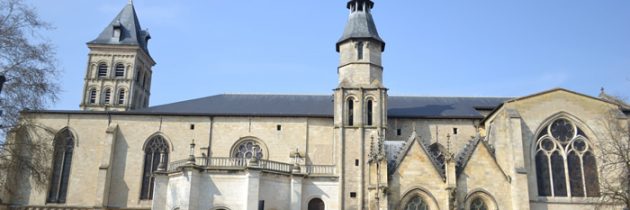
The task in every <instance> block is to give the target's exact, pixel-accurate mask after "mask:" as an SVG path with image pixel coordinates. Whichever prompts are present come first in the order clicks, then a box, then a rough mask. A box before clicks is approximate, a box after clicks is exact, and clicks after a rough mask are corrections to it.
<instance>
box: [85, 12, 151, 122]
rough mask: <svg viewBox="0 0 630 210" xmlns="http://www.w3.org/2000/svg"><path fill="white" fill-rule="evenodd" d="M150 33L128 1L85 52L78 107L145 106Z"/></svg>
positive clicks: (113, 108) (148, 91)
mask: <svg viewBox="0 0 630 210" xmlns="http://www.w3.org/2000/svg"><path fill="white" fill-rule="evenodd" d="M149 39H151V35H149V32H148V31H146V30H142V29H141V27H140V22H139V21H138V16H137V15H136V11H135V9H134V6H133V2H132V1H129V2H128V3H127V5H125V7H124V8H123V9H122V11H120V13H119V14H118V15H117V16H116V17H115V18H114V20H112V22H111V23H110V24H109V25H108V26H107V27H105V29H103V32H101V34H100V35H99V36H98V37H97V38H96V39H94V40H92V41H90V42H88V43H87V45H88V48H89V49H90V52H89V54H88V62H87V68H86V72H85V84H84V87H83V99H82V100H81V104H80V107H81V109H82V110H94V111H127V110H132V109H140V108H145V107H147V106H148V105H149V96H150V95H151V76H152V75H153V71H152V70H151V68H152V67H153V66H154V65H155V61H154V60H153V58H151V55H150V54H149V49H148V42H149Z"/></svg>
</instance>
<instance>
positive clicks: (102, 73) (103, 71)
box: [98, 63, 107, 77]
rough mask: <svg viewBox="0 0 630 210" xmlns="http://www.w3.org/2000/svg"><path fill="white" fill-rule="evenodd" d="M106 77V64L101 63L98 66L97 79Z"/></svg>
mask: <svg viewBox="0 0 630 210" xmlns="http://www.w3.org/2000/svg"><path fill="white" fill-rule="evenodd" d="M106 76H107V64H104V63H101V64H98V77H106Z"/></svg>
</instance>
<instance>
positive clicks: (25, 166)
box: [0, 120, 65, 200]
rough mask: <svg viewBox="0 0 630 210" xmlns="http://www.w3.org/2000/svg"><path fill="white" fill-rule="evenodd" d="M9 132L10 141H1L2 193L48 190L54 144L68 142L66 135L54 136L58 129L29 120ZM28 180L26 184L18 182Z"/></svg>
mask: <svg viewBox="0 0 630 210" xmlns="http://www.w3.org/2000/svg"><path fill="white" fill-rule="evenodd" d="M23 121H29V122H26V123H20V125H17V126H15V127H14V128H13V129H12V130H11V131H10V132H8V137H9V138H8V141H6V142H4V143H3V144H0V192H2V193H0V195H2V194H4V195H2V198H3V199H4V200H7V197H10V196H15V195H18V194H19V192H18V191H19V190H23V191H30V190H38V191H39V190H45V189H46V187H47V186H48V182H49V179H50V175H51V172H52V169H51V160H52V158H53V155H54V153H53V151H54V146H53V145H65V144H64V142H57V144H53V141H54V140H56V141H64V140H65V138H55V131H54V130H52V129H49V128H46V127H43V126H38V125H37V124H36V123H31V122H30V120H23ZM24 183H29V184H27V185H20V186H19V187H18V185H17V184H24Z"/></svg>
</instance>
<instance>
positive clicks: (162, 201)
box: [151, 171, 174, 209]
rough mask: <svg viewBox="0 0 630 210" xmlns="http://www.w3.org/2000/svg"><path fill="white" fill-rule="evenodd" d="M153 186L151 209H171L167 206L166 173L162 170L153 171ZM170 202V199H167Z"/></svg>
mask: <svg viewBox="0 0 630 210" xmlns="http://www.w3.org/2000/svg"><path fill="white" fill-rule="evenodd" d="M153 176H155V186H154V188H153V200H152V201H151V209H171V208H174V207H170V208H169V207H167V206H166V203H167V199H169V198H168V197H167V194H168V192H167V190H168V174H166V173H164V172H159V171H158V172H155V173H154V175H153ZM169 201H170V202H171V203H172V202H173V201H172V200H169Z"/></svg>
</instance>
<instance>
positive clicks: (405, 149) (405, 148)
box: [390, 131, 446, 180]
mask: <svg viewBox="0 0 630 210" xmlns="http://www.w3.org/2000/svg"><path fill="white" fill-rule="evenodd" d="M414 144H417V145H418V146H419V147H420V148H421V150H422V151H423V152H424V154H425V155H426V156H427V157H428V158H429V160H430V161H431V164H433V166H434V168H435V170H436V171H437V173H438V174H439V175H440V176H441V177H442V180H446V173H445V171H444V162H441V161H440V160H439V159H438V157H437V156H435V154H433V153H432V152H430V150H429V145H426V143H425V142H424V141H422V140H421V139H420V137H419V136H418V133H416V131H413V132H412V133H411V135H410V136H409V138H408V139H407V141H405V143H404V144H403V145H402V147H401V148H400V151H399V153H398V155H395V156H394V157H395V158H396V160H395V162H394V163H393V164H392V166H393V169H392V170H391V171H390V173H393V172H395V171H396V170H398V167H399V166H400V164H401V163H402V162H403V160H404V159H405V157H406V156H407V154H408V153H409V150H410V149H411V147H412V146H413V145H414Z"/></svg>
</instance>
